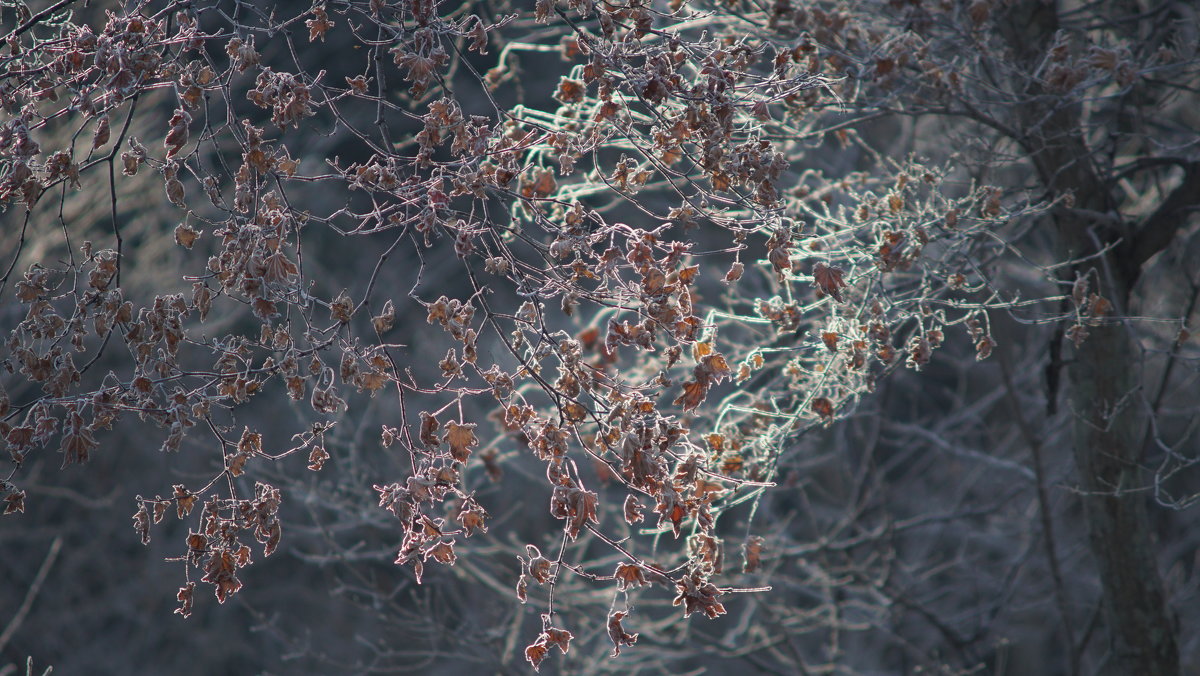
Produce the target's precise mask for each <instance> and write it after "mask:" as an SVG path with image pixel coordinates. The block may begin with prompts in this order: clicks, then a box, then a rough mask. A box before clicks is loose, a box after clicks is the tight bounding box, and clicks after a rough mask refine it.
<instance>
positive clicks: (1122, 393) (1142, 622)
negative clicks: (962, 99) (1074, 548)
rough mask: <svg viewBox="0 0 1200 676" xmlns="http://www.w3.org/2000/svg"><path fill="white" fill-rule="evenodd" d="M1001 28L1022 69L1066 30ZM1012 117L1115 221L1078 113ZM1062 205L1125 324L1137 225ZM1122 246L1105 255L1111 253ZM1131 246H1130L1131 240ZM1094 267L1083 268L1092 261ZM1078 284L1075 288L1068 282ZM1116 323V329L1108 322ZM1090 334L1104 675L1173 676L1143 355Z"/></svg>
mask: <svg viewBox="0 0 1200 676" xmlns="http://www.w3.org/2000/svg"><path fill="white" fill-rule="evenodd" d="M999 26H1000V29H1001V30H1002V31H1003V32H1004V34H1005V36H1006V38H1007V41H1008V43H1009V45H1010V47H1011V48H1012V50H1013V52H1014V57H1015V58H1016V61H1017V62H1018V63H1023V64H1024V66H1025V67H1026V68H1027V71H1026V72H1034V71H1033V68H1034V67H1035V65H1036V64H1037V63H1038V62H1039V61H1040V60H1041V59H1043V58H1044V56H1045V54H1046V51H1047V49H1048V48H1049V47H1050V45H1051V44H1052V42H1053V40H1054V39H1055V35H1056V33H1057V32H1058V29H1059V25H1058V16H1057V10H1056V8H1055V5H1054V4H1053V3H1051V2H1043V1H1042V0H1026V1H1025V2H1018V3H1014V5H1013V6H1012V7H1011V8H1010V10H1009V12H1008V14H1007V15H1006V16H1005V17H1004V18H1003V19H1001V21H1000V23H999ZM1014 93H1015V94H1017V95H1018V96H1020V95H1022V94H1023V95H1024V101H1023V102H1022V103H1021V104H1020V105H1018V106H1017V109H1016V110H1015V117H1016V118H1017V121H1018V128H1019V129H1020V133H1022V134H1023V136H1022V137H1021V138H1018V139H1015V140H1017V141H1018V142H1019V143H1021V145H1022V146H1023V147H1024V148H1025V150H1026V152H1027V153H1028V154H1029V156H1030V158H1031V159H1032V161H1033V164H1034V166H1035V168H1036V170H1037V172H1038V174H1039V176H1040V178H1041V181H1042V183H1043V184H1044V185H1045V187H1046V188H1047V190H1048V192H1049V193H1050V194H1051V195H1053V196H1055V197H1062V196H1065V195H1072V196H1073V198H1074V205H1075V206H1076V207H1080V208H1082V209H1085V210H1087V211H1089V212H1092V213H1101V214H1115V213H1116V208H1115V207H1116V204H1115V200H1113V199H1112V197H1111V196H1110V195H1109V192H1108V187H1107V185H1108V184H1107V183H1106V182H1105V181H1104V180H1103V178H1102V177H1101V176H1100V175H1099V173H1098V171H1097V169H1096V168H1095V165H1094V164H1093V162H1092V157H1091V154H1090V151H1089V149H1088V147H1087V143H1086V142H1085V140H1084V138H1083V136H1082V135H1081V132H1080V113H1079V111H1078V109H1077V108H1076V107H1075V106H1072V105H1068V104H1064V102H1063V100H1062V98H1061V97H1060V96H1056V95H1054V94H1053V93H1051V92H1048V91H1046V90H1044V89H1043V88H1042V87H1041V85H1040V83H1039V82H1038V81H1037V80H1032V79H1031V80H1030V81H1029V85H1028V89H1027V90H1026V91H1024V92H1014ZM1081 213H1084V212H1083V211H1082V210H1079V211H1077V210H1073V209H1068V208H1061V209H1058V210H1056V211H1055V213H1054V225H1055V229H1056V235H1057V240H1058V249H1059V250H1058V254H1059V256H1060V260H1083V262H1082V263H1080V264H1078V265H1075V266H1073V268H1074V269H1073V272H1074V273H1075V274H1076V275H1078V276H1080V277H1085V278H1087V279H1089V281H1090V282H1091V284H1092V288H1093V289H1095V291H1096V292H1097V293H1099V294H1100V295H1102V296H1104V297H1106V298H1107V299H1108V300H1109V301H1110V302H1111V303H1112V304H1113V308H1114V311H1115V312H1114V314H1116V315H1118V316H1119V315H1120V314H1122V313H1123V311H1124V310H1125V309H1126V307H1127V300H1128V297H1129V295H1130V293H1131V292H1132V289H1133V284H1134V281H1135V280H1136V276H1137V272H1138V270H1137V269H1130V265H1127V264H1126V263H1128V262H1132V263H1133V267H1134V268H1137V267H1139V266H1140V262H1144V260H1145V257H1143V258H1142V260H1141V261H1136V262H1134V261H1131V256H1132V255H1133V253H1132V252H1133V250H1134V249H1136V234H1134V233H1135V226H1134V225H1133V224H1126V225H1125V227H1114V226H1113V225H1112V224H1101V223H1097V222H1095V221H1093V220H1091V219H1088V218H1086V217H1084V216H1081V215H1080V214H1081ZM1119 240H1120V241H1123V243H1124V244H1123V246H1121V247H1120V248H1114V249H1112V250H1110V251H1108V252H1107V253H1104V254H1101V253H1100V252H1101V251H1103V250H1104V248H1105V247H1106V246H1110V245H1114V246H1115V245H1116V244H1117V243H1118V241H1119ZM1131 240H1134V241H1133V242H1131ZM1084 259H1086V260H1084ZM1067 281H1070V280H1067ZM1110 321H1111V320H1110ZM1087 331H1088V332H1089V334H1090V335H1089V336H1088V337H1087V339H1086V340H1084V341H1083V343H1082V344H1081V345H1080V346H1079V347H1078V348H1077V349H1075V350H1074V353H1073V354H1069V355H1068V356H1067V364H1068V366H1067V371H1068V377H1069V383H1070V394H1069V399H1070V404H1071V412H1072V415H1073V424H1072V427H1073V430H1072V431H1073V446H1074V458H1075V465H1076V469H1077V471H1078V473H1079V482H1080V485H1081V488H1082V490H1083V492H1084V493H1083V496H1082V501H1083V506H1084V515H1085V518H1086V521H1087V528H1088V536H1089V543H1090V546H1091V551H1092V555H1093V556H1094V557H1095V560H1096V565H1097V569H1098V571H1099V574H1100V582H1101V585H1102V587H1103V602H1104V617H1105V620H1106V625H1107V629H1108V635H1109V640H1110V644H1111V645H1110V654H1109V657H1108V661H1107V663H1106V664H1105V665H1104V667H1103V669H1102V671H1101V673H1103V674H1112V675H1113V676H1116V675H1117V674H1120V675H1122V676H1133V675H1137V676H1176V675H1177V674H1179V648H1178V645H1177V643H1176V639H1175V630H1174V627H1173V625H1172V622H1171V621H1170V616H1169V611H1168V608H1167V604H1166V595H1165V593H1164V591H1163V584H1162V577H1161V576H1160V575H1159V571H1158V565H1157V561H1156V549H1155V544H1154V541H1153V538H1152V536H1151V529H1150V527H1149V518H1148V512H1147V500H1148V498H1147V494H1146V492H1145V490H1143V489H1144V488H1145V487H1146V485H1147V477H1145V476H1144V475H1143V472H1142V471H1141V469H1140V466H1139V460H1140V455H1141V440H1142V435H1143V432H1144V429H1145V425H1146V423H1147V421H1146V420H1145V415H1146V414H1145V408H1144V407H1143V406H1142V403H1141V401H1140V396H1139V393H1138V387H1139V385H1140V380H1141V375H1140V355H1139V350H1138V346H1137V345H1136V344H1135V341H1134V339H1133V337H1132V336H1131V335H1130V333H1129V328H1128V327H1127V326H1126V325H1125V324H1124V323H1122V322H1119V321H1112V322H1111V323H1107V324H1102V325H1097V326H1088V327H1087Z"/></svg>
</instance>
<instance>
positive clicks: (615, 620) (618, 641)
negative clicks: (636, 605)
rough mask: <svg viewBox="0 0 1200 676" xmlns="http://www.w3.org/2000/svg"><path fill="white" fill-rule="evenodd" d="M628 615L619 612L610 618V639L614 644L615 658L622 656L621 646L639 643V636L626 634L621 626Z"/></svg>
mask: <svg viewBox="0 0 1200 676" xmlns="http://www.w3.org/2000/svg"><path fill="white" fill-rule="evenodd" d="M628 615H629V613H627V612H624V611H620V610H618V611H614V612H613V613H611V614H610V615H609V616H608V638H609V639H610V640H611V641H612V642H613V651H612V656H613V657H617V656H618V655H620V654H621V646H631V645H634V644H635V643H637V640H638V635H637V634H630V633H628V632H626V631H625V628H624V627H622V626H621V621H622V620H624V619H625V618H626V617H627V616H628Z"/></svg>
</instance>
